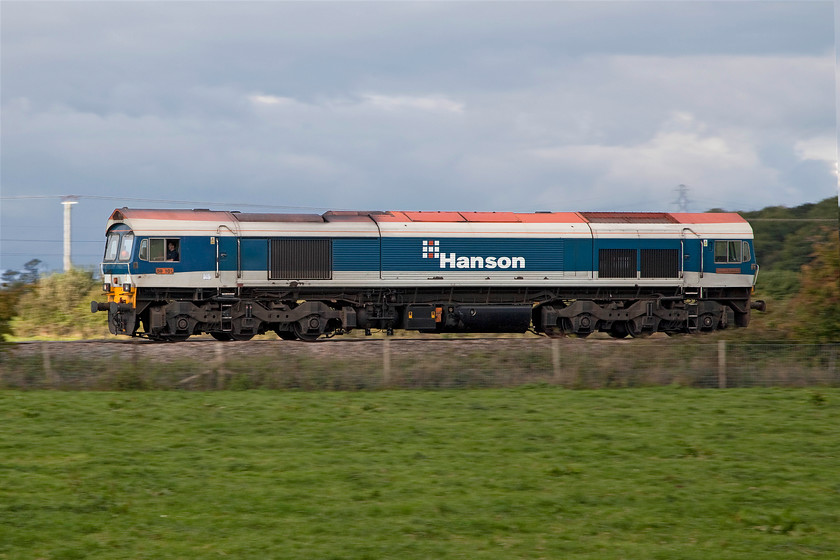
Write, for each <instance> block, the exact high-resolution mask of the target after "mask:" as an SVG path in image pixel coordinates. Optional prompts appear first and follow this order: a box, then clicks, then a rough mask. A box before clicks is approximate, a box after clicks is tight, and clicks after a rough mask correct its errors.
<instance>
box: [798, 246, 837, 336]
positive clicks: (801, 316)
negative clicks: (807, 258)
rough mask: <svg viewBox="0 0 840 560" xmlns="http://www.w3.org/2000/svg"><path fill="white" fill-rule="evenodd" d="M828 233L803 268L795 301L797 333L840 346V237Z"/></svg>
mask: <svg viewBox="0 0 840 560" xmlns="http://www.w3.org/2000/svg"><path fill="white" fill-rule="evenodd" d="M827 233H828V234H827V235H826V236H825V237H824V238H821V239H820V240H819V241H818V242H817V243H816V244H815V245H814V248H815V250H814V253H813V260H812V261H811V262H810V263H809V264H806V265H804V266H803V267H802V279H801V288H800V290H799V293H798V294H797V295H796V297H795V298H794V300H793V303H794V305H795V307H794V308H795V309H796V325H795V331H796V332H797V333H798V334H799V335H801V336H803V337H805V338H811V339H815V340H817V341H819V342H840V236H838V233H837V232H836V231H829V232H827Z"/></svg>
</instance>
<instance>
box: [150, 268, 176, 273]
mask: <svg viewBox="0 0 840 560" xmlns="http://www.w3.org/2000/svg"><path fill="white" fill-rule="evenodd" d="M155 274H175V269H174V268H156V269H155Z"/></svg>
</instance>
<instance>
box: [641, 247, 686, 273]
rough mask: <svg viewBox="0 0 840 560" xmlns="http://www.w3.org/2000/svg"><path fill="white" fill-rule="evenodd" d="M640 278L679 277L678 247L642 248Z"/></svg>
mask: <svg viewBox="0 0 840 560" xmlns="http://www.w3.org/2000/svg"><path fill="white" fill-rule="evenodd" d="M641 264H642V266H641V276H642V278H679V277H680V252H679V250H678V249H642V263H641Z"/></svg>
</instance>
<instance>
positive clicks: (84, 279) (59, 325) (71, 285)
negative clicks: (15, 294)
mask: <svg viewBox="0 0 840 560" xmlns="http://www.w3.org/2000/svg"><path fill="white" fill-rule="evenodd" d="M99 296H101V292H100V289H99V283H98V282H97V281H96V280H94V278H93V273H92V272H91V271H89V270H82V269H72V270H70V271H69V272H63V273H57V274H51V275H49V276H46V277H44V278H41V279H40V280H39V281H38V283H37V284H35V286H34V287H33V288H32V289H31V290H29V291H27V292H26V293H24V294H23V295H22V296H21V297H20V300H19V301H18V304H17V317H16V318H15V319H14V320H13V322H12V328H13V330H14V334H15V335H16V336H18V337H22V338H30V337H38V336H46V337H59V338H68V337H91V338H95V337H103V336H106V335H107V334H108V325H107V317H106V314H104V313H96V314H93V313H91V312H90V302H91V300H94V299H96V298H97V297H99Z"/></svg>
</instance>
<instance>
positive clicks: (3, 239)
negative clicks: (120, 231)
mask: <svg viewBox="0 0 840 560" xmlns="http://www.w3.org/2000/svg"><path fill="white" fill-rule="evenodd" d="M0 241H13V242H15V243H62V240H61V239H9V238H8V237H4V238H2V239H0ZM73 243H105V237H103V238H102V239H101V240H98V239H97V240H95V241H94V240H89V239H74V240H73Z"/></svg>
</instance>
